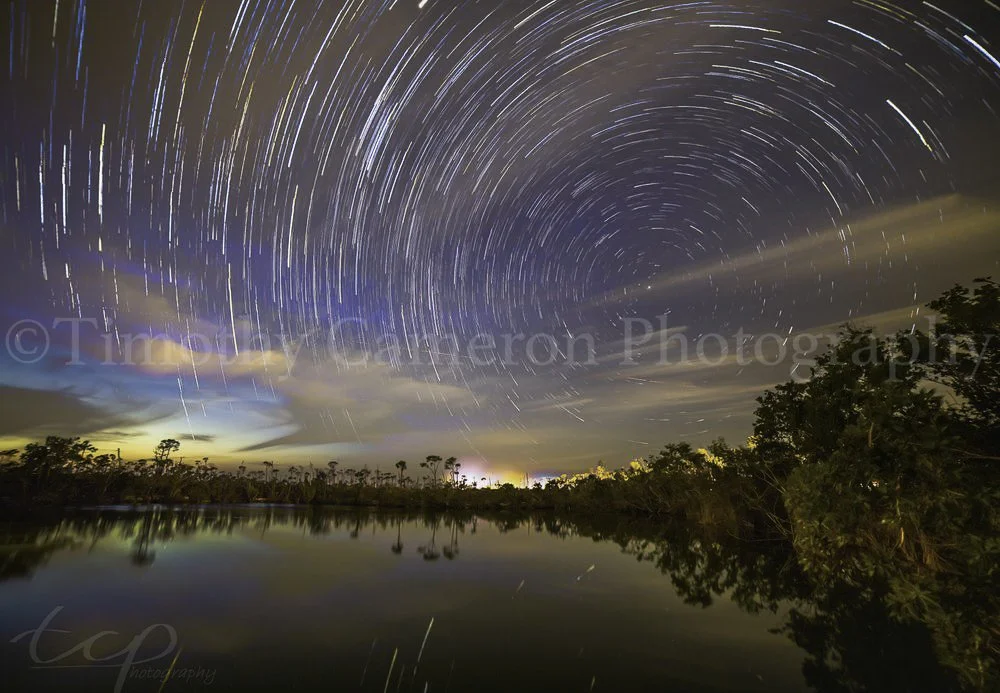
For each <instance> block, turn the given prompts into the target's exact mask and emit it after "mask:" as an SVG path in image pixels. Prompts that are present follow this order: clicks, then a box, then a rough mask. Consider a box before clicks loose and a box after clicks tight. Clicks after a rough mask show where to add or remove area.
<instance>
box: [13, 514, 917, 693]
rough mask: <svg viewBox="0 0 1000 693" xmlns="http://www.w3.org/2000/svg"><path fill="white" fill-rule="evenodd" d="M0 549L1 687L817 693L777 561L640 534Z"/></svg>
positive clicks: (309, 526)
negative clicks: (793, 633)
mask: <svg viewBox="0 0 1000 693" xmlns="http://www.w3.org/2000/svg"><path fill="white" fill-rule="evenodd" d="M0 544H3V545H4V546H3V547H0V551H2V553H0V565H2V572H0V580H2V582H0V627H2V629H0V653H2V660H0V665H2V672H3V674H2V675H0V681H2V683H3V689H4V690H6V691H33V690H37V691H55V690H59V691H109V692H110V691H115V690H123V691H160V690H163V691H193V690H202V689H208V690H238V691H248V690H279V691H281V690H309V691H312V690H317V691H318V690H323V691H590V690H594V691H646V690H657V691H691V692H694V691H768V692H770V693H780V692H785V691H789V692H790V691H805V690H810V689H811V687H812V685H814V684H815V683H816V682H817V681H820V682H821V681H822V678H821V677H819V678H817V676H816V675H815V672H812V673H811V674H809V675H810V678H811V679H812V680H811V681H807V678H806V676H805V675H804V674H803V671H804V668H803V665H804V663H807V659H808V655H809V653H808V652H807V651H806V650H803V649H800V648H799V647H797V646H796V644H795V643H794V642H793V637H790V636H789V634H788V633H782V632H780V631H781V629H782V628H783V627H785V626H786V625H787V623H788V621H789V613H790V609H791V606H790V605H791V604H792V601H790V598H791V597H792V596H793V595H794V593H795V592H796V591H797V589H798V587H797V585H798V584H799V581H798V580H797V579H796V578H795V576H794V574H792V573H789V571H790V568H789V565H791V564H790V563H789V562H788V561H787V555H784V554H782V552H781V551H780V550H778V549H777V548H775V547H771V546H746V545H738V544H735V543H731V542H730V543H727V542H726V541H724V540H722V541H720V540H712V539H708V538H706V537H705V536H699V535H697V534H685V533H684V532H683V531H680V532H678V531H677V530H675V529H671V530H666V529H665V528H664V527H663V526H662V525H659V526H658V525H656V524H652V523H641V522H634V521H628V522H627V521H624V520H621V519H611V520H593V519H588V520H585V521H580V520H577V521H575V522H574V521H566V520H561V519H558V518H555V517H551V516H541V517H533V518H510V517H507V518H499V519H497V518H492V519H491V518H487V517H482V516H474V515H466V516H451V515H437V516H420V515H403V514H381V513H380V514H372V513H359V512H358V511H317V510H309V509H302V508H299V509H296V508H252V507H239V508H231V509H217V508H216V509H209V508H205V509H194V510H192V509H188V510H168V509H150V510H146V511H143V512H135V511H124V510H121V509H104V510H100V511H97V510H92V511H76V512H74V513H72V514H69V515H66V516H63V517H60V518H56V519H51V520H49V521H46V522H39V521H38V520H33V521H31V522H24V521H21V522H13V521H8V522H0ZM792 572H793V573H794V571H792ZM46 619H48V622H47V623H46ZM43 624H45V625H44V628H45V629H46V630H45V632H39V629H40V628H42V627H43ZM157 624H160V625H157ZM31 631H34V632H31ZM57 631H58V632H57ZM102 631H113V633H105V634H104V635H100V636H99V634H100V633H101V632H102ZM19 634H21V635H22V637H21V638H20V639H18V640H17V641H16V642H10V641H11V640H12V639H15V638H16V637H17V636H18V635H19ZM95 636H98V637H96V638H95ZM32 640H34V641H35V643H34V645H33V644H32ZM88 641H89V642H91V643H92V644H91V645H90V646H89V647H88V646H87V643H88ZM861 644H862V646H863V643H861ZM74 648H75V651H74ZM63 654H65V656H62V655H63ZM913 654H914V653H913V652H912V651H909V652H908V653H907V658H909V657H910V656H911V655H913ZM60 657H61V658H60ZM885 657H886V653H885V652H880V653H878V654H877V655H876V663H878V662H882V664H881V666H883V667H884V666H886V664H885V662H886V661H888V662H889V664H888V666H890V667H891V666H892V664H891V657H890V659H889V660H886V659H885ZM57 658H58V659H57ZM130 658H131V661H129V660H130ZM102 660H103V661H102ZM807 664H808V663H807ZM97 665H100V666H97ZM810 666H811V665H810ZM810 666H806V670H807V673H808V672H809V671H811V670H810ZM168 671H171V673H170V677H169V678H167V680H166V682H164V678H165V677H166V676H167V672H168ZM889 673H890V674H891V673H892V672H891V670H890V672H889ZM890 678H891V677H890ZM892 680H895V679H892ZM879 690H888V689H887V688H882V689H879Z"/></svg>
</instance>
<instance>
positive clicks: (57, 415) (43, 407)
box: [0, 385, 163, 438]
mask: <svg viewBox="0 0 1000 693" xmlns="http://www.w3.org/2000/svg"><path fill="white" fill-rule="evenodd" d="M162 416H163V413H162V412H157V411H155V410H152V409H150V408H148V407H143V406H138V407H136V406H134V405H133V406H130V407H128V408H126V407H125V405H124V404H121V405H118V407H117V409H112V408H105V407H102V406H99V405H98V404H95V403H94V402H93V401H91V400H89V399H88V398H86V397H83V396H81V395H79V394H77V393H74V392H73V391H72V390H70V389H64V390H34V389H30V388H23V387H15V386H9V385H0V436H2V437H7V438H14V437H23V438H32V437H43V436H46V435H61V436H76V435H87V434H90V433H93V432H95V431H103V430H105V429H111V428H127V427H129V426H133V425H136V424H137V423H139V422H148V421H150V420H155V419H156V418H160V417H162ZM103 437H107V436H103Z"/></svg>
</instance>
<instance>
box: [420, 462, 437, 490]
mask: <svg viewBox="0 0 1000 693" xmlns="http://www.w3.org/2000/svg"><path fill="white" fill-rule="evenodd" d="M426 459H427V461H426V462H421V463H420V466H421V467H423V468H424V469H427V470H429V471H430V473H431V483H432V485H434V486H436V485H437V478H438V466H439V465H440V464H441V458H440V457H438V456H437V455H428V456H427V458H426Z"/></svg>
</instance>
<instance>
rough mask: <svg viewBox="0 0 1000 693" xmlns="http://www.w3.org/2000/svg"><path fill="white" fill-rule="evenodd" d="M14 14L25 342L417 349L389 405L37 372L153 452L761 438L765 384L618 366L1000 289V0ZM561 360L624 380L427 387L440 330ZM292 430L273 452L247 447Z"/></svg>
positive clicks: (269, 379)
mask: <svg viewBox="0 0 1000 693" xmlns="http://www.w3.org/2000/svg"><path fill="white" fill-rule="evenodd" d="M4 14H5V16H4V17H3V18H2V21H3V22H4V24H5V26H4V27H3V35H4V36H5V38H6V41H7V43H8V46H7V50H6V51H4V52H5V55H3V56H0V89H2V94H3V103H4V106H3V109H2V111H0V122H2V126H3V132H2V134H0V138H2V141H3V148H2V150H0V171H2V177H0V212H2V223H3V229H2V248H3V250H4V255H5V257H4V259H3V260H2V264H3V268H4V274H5V276H4V278H3V279H2V280H0V281H2V282H3V286H4V296H5V317H6V318H8V319H9V321H10V322H12V321H14V320H17V319H19V318H23V317H24V316H25V315H33V316H34V315H44V316H46V320H48V321H51V318H53V317H56V316H59V317H78V318H93V319H94V320H95V321H96V327H95V331H94V334H93V340H92V341H93V342H94V344H95V345H97V347H99V346H100V345H101V344H102V343H103V342H102V341H101V339H104V337H101V338H99V337H98V333H106V334H107V335H110V336H109V337H107V339H108V340H115V339H120V338H121V334H122V333H123V332H129V333H136V332H139V331H149V332H151V333H154V334H163V335H167V336H169V337H170V338H173V339H175V340H177V342H178V343H179V344H187V343H190V341H191V340H190V337H191V334H192V333H194V332H198V331H205V330H208V329H209V328H210V327H211V328H214V329H216V331H218V330H223V331H229V332H230V333H232V334H233V335H234V337H235V334H236V332H237V331H238V330H239V329H240V326H243V325H249V326H250V327H251V328H252V329H253V331H254V332H259V333H268V334H281V335H291V336H296V335H298V336H301V335H319V334H329V331H330V329H331V326H335V325H338V324H341V323H342V321H344V320H345V319H348V320H350V321H351V323H350V324H351V329H350V330H344V331H343V332H342V333H338V334H340V336H341V337H342V338H343V339H344V340H346V341H349V342H350V348H351V349H352V350H353V351H367V352H369V353H370V352H373V351H375V350H377V349H378V348H379V345H380V344H383V343H385V341H386V339H387V338H390V337H391V338H395V339H397V340H398V342H399V343H400V344H402V345H403V349H402V351H401V352H396V353H395V354H394V355H393V357H392V358H391V359H390V362H389V363H388V364H386V365H385V367H384V368H381V369H377V370H376V372H369V376H368V377H369V380H367V381H364V382H356V381H357V380H358V379H359V378H360V376H358V377H354V376H343V364H330V363H325V364H324V363H323V362H322V358H321V357H319V356H317V355H316V354H317V352H310V355H309V356H308V358H307V357H303V360H302V361H299V362H298V363H296V364H295V367H296V368H299V367H300V366H303V364H305V363H306V361H308V367H309V370H308V371H307V372H306V373H305V374H303V373H302V372H301V371H300V370H299V371H296V370H295V369H293V368H290V367H287V366H288V364H287V363H286V364H285V366H286V368H285V370H284V371H283V372H281V369H280V368H273V369H271V370H268V369H267V368H264V369H263V370H255V371H253V372H247V373H240V372H231V373H229V374H228V375H227V374H226V373H225V372H224V369H214V370H213V369H212V368H210V367H208V368H203V369H201V371H200V372H199V371H198V369H191V368H187V367H185V368H181V366H180V365H178V366H177V368H176V370H174V371H171V369H169V368H167V369H159V370H156V372H148V371H147V372H142V373H140V374H135V373H132V374H131V375H129V376H128V377H126V376H124V375H122V374H121V372H120V371H122V369H118V371H116V372H115V373H114V374H109V373H107V372H105V371H102V370H101V369H100V368H98V367H97V366H96V365H93V363H96V362H98V361H99V360H100V359H99V358H97V357H94V358H93V359H91V360H90V361H88V363H91V362H92V363H91V366H89V367H83V368H79V369H78V370H77V371H72V372H70V371H65V370H64V371H60V374H59V375H58V376H51V373H50V374H49V375H47V376H44V377H43V376H42V375H39V373H38V372H37V371H32V372H31V374H30V375H26V374H25V371H24V370H23V369H21V370H18V371H15V370H13V369H7V370H5V371H3V372H4V374H5V378H4V381H5V382H6V383H8V384H16V385H18V386H20V387H47V388H49V389H59V388H62V389H63V390H65V389H66V388H70V389H71V390H72V391H73V392H75V393H77V394H78V395H79V396H80V397H84V398H90V400H94V398H96V399H97V400H100V401H103V402H104V403H105V405H107V403H108V402H109V401H111V402H119V403H120V402H123V401H128V402H132V403H133V404H134V403H135V402H139V401H144V399H154V400H155V399H161V400H164V399H169V400H170V401H171V402H173V403H174V404H175V405H176V407H177V408H176V410H175V409H171V408H169V407H168V411H165V412H159V413H157V414H156V415H155V416H154V415H153V414H150V415H149V417H148V421H140V422H136V421H130V422H128V424H127V425H132V426H136V427H138V428H142V429H143V430H149V429H150V422H153V421H157V420H164V419H166V420H170V419H169V417H170V416H172V415H175V414H177V415H179V412H182V413H183V418H184V422H185V423H183V424H181V425H180V426H181V430H182V431H189V432H190V433H191V438H192V440H193V441H197V440H199V436H198V435H197V434H196V430H198V431H202V430H204V431H207V432H206V433H204V435H202V436H201V439H202V440H203V442H205V443H206V444H207V441H211V440H213V439H216V438H218V441H217V443H218V444H219V445H221V448H219V451H221V453H222V454H228V453H229V452H231V451H232V450H236V449H242V450H247V449H254V446H255V445H256V446H265V447H266V446H268V445H287V446H293V447H294V446H295V445H301V446H310V445H323V444H330V445H337V444H342V443H343V444H346V443H350V444H351V445H352V446H355V447H354V448H352V449H353V450H354V451H355V452H357V453H358V454H361V453H362V452H363V451H364V450H368V451H370V452H372V454H382V453H383V452H385V451H387V450H389V449H390V448H392V447H393V445H394V443H393V441H398V442H399V444H400V445H404V444H405V445H406V446H409V445H410V444H411V443H413V444H416V445H418V446H419V445H423V444H424V442H426V441H425V440H424V439H421V438H419V436H420V435H423V434H425V433H427V432H432V433H433V437H431V438H430V439H429V440H431V441H435V440H436V441H438V443H439V444H440V442H441V441H442V440H453V441H454V445H453V447H454V448H455V452H457V453H462V454H466V455H470V456H479V457H482V458H485V459H486V460H487V461H489V460H500V461H502V462H504V463H508V464H511V465H516V464H518V463H520V462H522V461H524V460H526V459H530V460H534V461H536V462H537V461H538V460H541V462H538V464H541V465H542V466H545V464H546V460H547V459H549V458H550V459H553V460H565V461H567V464H568V461H569V460H574V461H576V463H577V464H579V460H582V459H584V458H585V457H586V456H587V455H588V454H592V453H594V452H597V453H603V454H607V455H618V456H619V457H622V456H627V455H629V454H641V453H642V452H644V451H645V448H643V447H642V446H643V445H646V444H648V443H649V442H650V436H660V438H663V439H666V438H671V437H676V436H677V435H681V436H698V435H701V436H702V437H712V436H714V435H717V434H731V435H732V434H733V432H734V431H737V432H738V431H739V430H740V429H739V426H736V427H735V428H727V424H726V423H725V421H727V420H728V419H729V418H731V417H733V416H734V413H733V412H734V411H737V410H739V411H740V412H743V413H748V412H749V409H748V405H747V404H746V403H747V401H748V397H749V399H752V396H749V395H747V392H748V391H749V390H750V389H751V387H750V386H749V385H748V384H747V383H746V382H745V381H743V380H740V379H739V378H737V377H736V376H732V375H731V376H727V378H726V379H723V380H718V379H717V380H705V378H709V377H710V374H705V373H694V374H692V373H686V372H684V371H677V370H676V369H675V370H672V371H666V370H664V371H663V372H649V370H648V369H647V371H644V372H643V373H635V372H631V371H630V370H629V368H627V367H625V366H622V365H621V364H620V363H619V361H620V360H615V359H614V355H615V354H616V353H617V351H621V344H620V343H618V344H617V347H616V340H618V342H620V341H621V339H622V334H623V327H622V326H623V321H625V320H626V319H628V318H644V319H648V320H650V321H655V320H656V319H657V316H659V315H661V314H669V316H670V319H671V321H672V323H671V324H675V325H683V326H685V327H686V328H687V329H688V330H689V333H690V334H692V335H697V334H700V333H703V332H707V331H719V332H723V333H725V334H729V333H730V332H732V331H735V329H736V328H737V327H741V326H747V328H748V329H755V330H762V329H770V330H776V331H778V332H780V333H783V334H790V333H792V332H793V331H797V330H799V329H804V328H809V327H816V326H819V325H824V324H828V323H833V322H837V321H840V320H846V319H849V318H852V319H855V318H863V317H864V316H866V315H871V314H876V313H880V312H885V311H889V310H892V309H903V308H909V307H910V306H913V305H915V304H917V303H920V302H923V301H926V300H928V299H929V298H931V297H932V296H931V292H933V291H936V290H939V289H940V288H941V287H942V286H947V285H948V284H950V283H952V282H953V281H965V280H968V279H970V278H971V277H970V276H966V273H967V272H972V271H973V270H975V271H979V270H984V271H989V270H990V269H991V267H993V266H995V259H994V256H993V255H992V254H993V253H995V251H996V245H995V243H994V244H993V245H992V246H985V247H986V248H987V249H986V250H985V251H984V250H983V247H984V246H982V245H981V244H982V243H984V242H985V241H984V240H983V239H984V238H987V237H988V236H990V234H988V233H986V232H983V231H982V230H981V228H980V226H981V225H982V224H983V223H986V222H983V221H982V218H983V215H986V216H989V215H990V214H992V211H991V210H992V208H993V206H994V202H995V199H996V195H995V193H994V192H993V190H994V188H995V181H993V180H992V176H993V173H992V171H991V170H990V169H989V164H988V162H989V161H990V160H991V158H992V157H994V156H995V155H996V154H997V153H998V152H997V150H998V148H1000V147H998V145H997V142H998V138H997V133H998V120H997V107H998V95H1000V92H998V89H997V87H998V86H1000V40H998V39H1000V33H998V32H997V26H998V20H1000V6H998V5H997V4H996V3H995V2H991V1H990V0H965V1H963V2H946V1H945V0H941V2H938V3H934V4H932V3H928V2H888V1H882V0H857V1H856V2H841V1H832V0H831V1H829V2H826V1H824V2H819V1H816V2H808V3H803V2H801V1H798V2H791V1H787V2H786V1H777V0H775V1H767V0H759V1H757V2H648V1H646V0H623V1H620V2H612V1H608V0H602V1H596V0H595V1H576V0H559V1H558V2H557V1H554V0H553V1H550V2H535V3H519V2H475V1H466V2H444V1H442V0H423V1H422V2H417V0H412V1H407V2H402V1H395V2H389V1H385V2H367V1H359V0H347V1H346V2H318V1H316V0H269V1H268V0H259V1H255V0H244V1H243V2H215V1H212V2H201V3H199V2H183V3H181V2H176V3H174V2H171V3H158V2H145V3H139V2H135V3H99V2H84V1H83V0H57V1H55V2H41V1H36V0H24V1H16V2H11V3H9V5H8V7H7V8H6V11H5V13H4ZM977 215H979V216H977ZM989 218H990V219H992V217H989ZM935 223H937V224H938V225H937V226H935V225H934V224H935ZM907 234H911V237H909V238H908V237H907ZM977 245H978V247H979V248H980V250H979V251H978V252H977V251H976V247H977ZM962 252H964V253H965V254H964V255H963V254H961V253H962ZM984 253H985V256H984ZM991 263H992V264H991ZM945 269H947V270H948V273H947V274H945ZM939 270H940V271H939ZM533 331H536V332H537V331H545V332H547V333H551V334H552V335H556V336H559V335H577V334H580V333H582V332H587V333H593V334H594V335H596V336H597V338H598V339H597V344H598V348H597V351H598V355H599V356H603V357H604V358H603V359H602V358H598V359H597V365H596V366H593V367H551V368H541V367H538V366H537V365H533V364H531V363H528V362H527V359H525V358H523V355H522V357H519V358H518V359H515V360H514V361H512V362H497V363H492V364H489V365H481V364H480V365H476V364H468V363H463V362H458V363H448V364H447V365H446V366H442V367H440V368H438V367H437V366H438V364H436V363H434V362H433V361H434V360H433V355H434V354H433V353H430V354H428V356H429V357H430V358H428V359H426V360H424V361H421V363H420V364H417V365H415V364H413V363H412V360H413V359H412V353H410V354H409V355H410V357H411V358H410V359H409V361H408V360H407V359H406V358H403V355H405V354H407V353H408V352H412V350H413V349H416V350H418V351H419V350H420V349H421V346H420V342H421V336H424V335H438V336H443V335H451V336H454V337H455V339H457V340H458V341H462V340H468V339H471V338H472V337H473V336H474V335H477V334H480V333H489V334H494V335H500V334H510V333H518V332H520V333H525V334H531V333H532V332H533ZM185 340H186V341H185ZM97 347H95V348H97ZM271 348H272V349H279V348H278V347H275V346H274V345H271ZM616 350H617V351H616ZM98 351H99V350H98ZM430 351H431V352H433V350H430ZM287 356H288V354H287V350H286V353H285V357H286V361H287ZM63 361H65V359H63ZM220 370H221V371H222V372H218V371H220ZM139 371H141V369H139ZM331 371H337V372H338V373H340V374H341V376H343V377H347V378H348V380H347V381H345V380H343V379H340V380H338V379H336V378H335V377H334V376H332V375H325V374H328V373H329V372H331ZM129 373H131V371H129ZM297 374H298V377H296V375H297ZM140 375H141V377H140ZM773 375H775V374H773V373H772V376H773ZM777 375H778V376H782V375H787V373H781V374H777ZM326 377H329V381H324V378H326ZM46 378H47V379H46ZM677 378H681V380H677ZM773 379H775V378H772V380H773ZM778 379H780V378H778ZM755 382H756V381H755ZM324 383H325V384H326V385H327V386H328V390H327V391H323V388H322V386H323V384H324ZM386 388H389V389H391V390H393V391H394V392H396V393H398V394H396V395H392V396H385V395H382V394H379V393H380V392H382V391H384V390H385V389H386ZM657 388H659V389H657ZM699 388H701V389H700V390H699ZM698 391H700V392H708V393H709V396H706V397H699V396H698V395H697V392H698ZM143 393H145V395H148V396H145V395H144V394H143ZM154 393H155V394H154ZM734 403H739V405H740V406H736V404H734ZM109 406H110V408H111V409H115V407H114V406H111V405H109ZM130 406H131V405H130ZM241 416H242V417H243V418H241ZM255 417H256V418H255ZM736 420H737V421H743V420H744V419H740V417H739V416H736ZM389 422H391V423H389ZM626 422H631V423H626ZM117 425H119V426H124V425H126V424H123V423H121V422H117ZM203 425H204V427H205V428H204V429H203V428H202V426H203ZM266 426H275V427H276V430H277V431H278V433H275V434H274V435H266V436H264V440H263V442H261V441H256V439H255V441H248V440H247V439H238V436H236V437H235V438H234V436H233V435H231V433H230V432H231V431H233V430H237V429H242V430H245V429H247V428H248V427H250V428H253V427H266ZM734 426H735V424H734ZM98 428H100V426H98ZM6 433H8V434H14V433H21V432H18V431H7V432H6ZM442 435H445V436H450V437H449V438H444V439H442V438H441V436H442ZM227 436H228V440H227ZM414 436H415V437H414ZM112 437H113V436H112ZM651 442H652V443H653V444H658V443H659V442H661V441H660V439H654V440H652V441H651ZM556 451H558V454H556ZM241 454H242V453H241ZM549 466H550V467H551V466H553V465H549ZM554 466H559V465H558V464H555V465H554Z"/></svg>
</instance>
